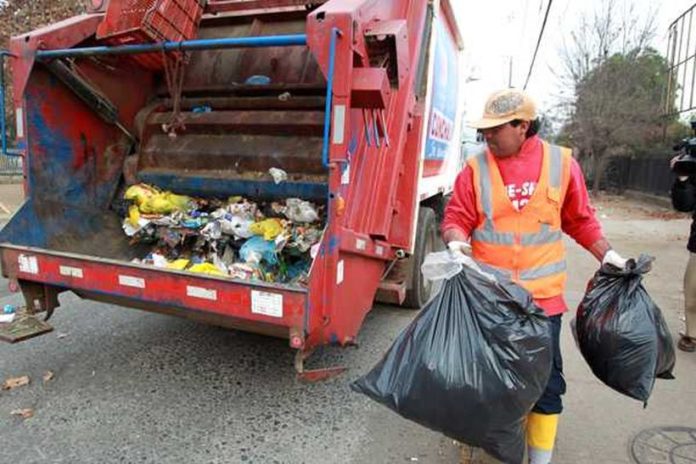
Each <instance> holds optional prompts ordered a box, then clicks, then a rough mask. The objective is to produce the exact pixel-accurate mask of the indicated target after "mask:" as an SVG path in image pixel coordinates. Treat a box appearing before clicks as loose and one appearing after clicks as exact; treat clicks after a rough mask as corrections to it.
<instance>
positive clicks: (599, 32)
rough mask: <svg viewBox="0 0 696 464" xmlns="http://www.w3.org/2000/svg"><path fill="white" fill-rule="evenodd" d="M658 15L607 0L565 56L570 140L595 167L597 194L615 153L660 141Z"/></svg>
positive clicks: (588, 17)
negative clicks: (643, 13)
mask: <svg viewBox="0 0 696 464" xmlns="http://www.w3.org/2000/svg"><path fill="white" fill-rule="evenodd" d="M654 18H655V15H654V14H647V15H646V16H645V17H641V16H640V15H639V14H638V13H637V11H636V9H635V7H634V5H633V4H632V3H627V2H618V1H617V0H604V1H603V2H602V4H601V5H600V6H599V7H598V8H597V9H595V10H594V11H591V12H586V13H584V14H582V15H581V16H580V18H579V21H578V25H577V27H576V28H575V29H574V30H573V31H572V32H571V34H570V37H569V40H567V41H565V42H564V44H563V47H562V49H561V51H560V56H561V61H562V63H563V69H562V72H561V75H560V76H558V77H560V78H561V80H562V83H563V86H564V87H565V88H566V89H567V90H568V91H567V96H568V98H567V100H566V101H562V102H561V105H565V106H564V107H563V109H564V111H565V115H566V117H567V121H566V124H565V128H564V132H565V136H566V140H567V141H568V142H570V143H571V144H572V145H573V146H574V147H575V148H576V149H577V150H576V153H577V154H578V157H579V158H580V161H581V162H583V161H584V162H591V164H590V166H591V171H590V172H591V175H592V177H593V191H594V192H595V193H596V192H598V190H599V185H600V181H601V174H602V173H603V171H604V169H605V167H606V164H607V161H608V159H609V158H610V157H611V156H613V155H618V154H625V153H630V152H631V151H632V150H635V149H637V147H641V146H645V145H649V144H651V143H653V142H654V139H655V137H656V136H657V135H659V128H660V121H659V114H660V112H659V105H660V100H661V98H660V97H661V91H662V80H663V79H664V76H665V75H666V64H665V62H664V59H663V58H662V57H660V56H659V55H658V54H657V53H656V52H655V51H654V50H652V49H650V48H649V44H650V42H651V41H652V39H653V38H654V36H655V20H654Z"/></svg>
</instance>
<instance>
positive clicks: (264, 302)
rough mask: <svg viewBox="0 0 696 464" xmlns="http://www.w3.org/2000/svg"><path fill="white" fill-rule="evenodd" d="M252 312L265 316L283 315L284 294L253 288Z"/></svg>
mask: <svg viewBox="0 0 696 464" xmlns="http://www.w3.org/2000/svg"><path fill="white" fill-rule="evenodd" d="M251 312H252V313H254V314H263V315H264V316H271V317H283V295H280V294H278V293H271V292H261V291H258V290H252V291H251Z"/></svg>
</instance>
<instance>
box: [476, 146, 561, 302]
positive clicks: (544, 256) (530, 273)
mask: <svg viewBox="0 0 696 464" xmlns="http://www.w3.org/2000/svg"><path fill="white" fill-rule="evenodd" d="M543 151H544V154H543V161H542V168H541V175H540V176H539V181H538V183H537V186H536V189H535V190H534V193H533V194H532V197H531V198H530V199H529V203H527V204H526V205H525V206H524V207H523V208H522V209H521V211H518V210H516V209H515V208H514V207H513V205H512V203H511V202H510V199H509V197H508V194H507V191H506V190H505V185H504V184H503V178H502V176H501V175H500V170H499V169H498V164H497V163H496V161H495V158H494V157H493V155H492V154H491V153H490V151H489V150H486V152H485V153H484V154H482V155H479V156H477V157H475V158H473V159H471V160H469V161H468V164H469V166H471V169H472V170H473V174H474V179H473V180H474V190H475V192H476V209H477V211H478V221H477V226H476V228H475V229H474V231H473V233H472V236H471V246H472V248H473V256H474V259H476V260H479V261H481V262H483V263H486V264H488V265H491V266H493V267H495V268H497V269H499V270H501V271H502V272H504V273H506V274H508V275H509V276H510V277H511V278H512V279H513V280H514V281H515V282H517V283H518V284H520V285H522V286H523V287H524V288H526V289H527V290H528V291H529V292H530V293H531V294H532V296H533V297H534V298H551V297H555V296H558V295H562V294H563V290H564V289H565V282H566V278H567V276H566V261H565V247H564V246H563V234H562V231H561V208H562V207H563V200H564V199H565V195H566V192H567V191H568V183H569V182H570V161H571V151H570V149H568V148H562V147H559V146H556V145H550V144H548V143H546V142H543Z"/></svg>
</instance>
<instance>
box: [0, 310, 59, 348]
mask: <svg viewBox="0 0 696 464" xmlns="http://www.w3.org/2000/svg"><path fill="white" fill-rule="evenodd" d="M52 330H53V326H51V325H50V324H49V323H47V322H46V321H42V320H41V319H39V318H38V317H36V316H34V315H31V314H26V313H25V314H17V317H16V318H15V320H14V321H12V322H9V323H5V324H0V340H1V341H3V342H7V343H17V342H21V341H24V340H28V339H30V338H34V337H38V336H39V335H43V334H45V333H48V332H51V331H52Z"/></svg>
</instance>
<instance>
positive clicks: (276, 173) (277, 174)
mask: <svg viewBox="0 0 696 464" xmlns="http://www.w3.org/2000/svg"><path fill="white" fill-rule="evenodd" d="M268 173H269V174H270V175H271V177H273V182H275V183H276V184H280V183H281V182H283V181H285V180H288V173H287V172H285V171H283V170H282V169H280V168H270V169H269V170H268Z"/></svg>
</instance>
